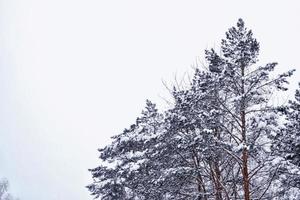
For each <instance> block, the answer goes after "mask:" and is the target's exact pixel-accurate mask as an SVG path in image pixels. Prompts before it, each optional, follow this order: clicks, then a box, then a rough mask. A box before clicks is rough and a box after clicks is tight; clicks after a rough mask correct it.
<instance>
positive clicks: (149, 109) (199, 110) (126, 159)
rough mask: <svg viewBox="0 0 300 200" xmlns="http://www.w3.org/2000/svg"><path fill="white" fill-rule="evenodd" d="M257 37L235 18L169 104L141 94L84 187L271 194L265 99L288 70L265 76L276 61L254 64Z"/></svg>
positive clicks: (188, 199) (137, 198)
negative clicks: (141, 105)
mask: <svg viewBox="0 0 300 200" xmlns="http://www.w3.org/2000/svg"><path fill="white" fill-rule="evenodd" d="M258 54H259V44H258V42H257V41H256V39H255V38H254V37H253V34H252V32H251V30H248V29H247V28H246V27H245V26H244V22H243V20H241V19H240V20H238V23H237V26H236V27H232V28H230V29H229V31H228V32H227V33H226V39H224V40H222V44H221V54H217V53H216V51H215V50H213V49H212V50H210V51H206V59H207V61H208V63H209V66H208V70H207V71H203V70H200V69H196V71H195V74H194V78H193V81H192V82H191V84H190V86H189V87H187V88H186V89H179V88H174V90H173V92H172V94H173V98H174V105H173V106H172V107H171V108H170V109H169V110H167V111H165V112H164V113H163V114H160V113H159V112H158V111H157V109H156V108H155V105H154V104H152V103H151V102H149V101H147V105H146V108H145V110H144V111H143V112H142V116H141V117H139V118H138V119H137V121H136V123H135V124H134V125H132V126H131V127H130V128H129V129H126V130H125V131H124V132H123V133H122V134H120V135H117V136H115V137H113V141H112V143H111V144H110V145H108V146H106V147H105V148H103V149H100V153H101V155H100V159H101V161H102V165H101V166H99V167H97V168H95V169H91V170H90V171H91V173H92V176H93V178H94V183H92V184H91V185H89V186H88V189H89V190H90V191H91V192H92V195H95V197H100V198H101V199H103V200H115V199H122V200H123V199H124V200H126V199H132V200H143V199H145V200H146V199H147V200H148V199H153V200H161V199H174V200H195V199H197V200H208V199H215V200H221V199H228V200H229V199H235V200H237V199H246V200H250V199H274V198H277V197H279V195H280V194H279V193H280V192H278V191H277V190H274V188H278V184H277V182H276V181H277V180H278V177H277V176H279V173H278V172H279V171H280V169H281V167H282V162H281V159H279V157H278V155H276V154H274V153H273V151H272V150H271V146H272V145H274V144H276V140H275V138H276V137H277V135H280V133H282V128H281V127H280V126H279V119H278V118H279V114H278V112H277V108H276V107H274V106H272V105H270V103H269V100H270V98H271V95H272V92H273V91H275V90H286V89H287V88H286V87H285V84H286V83H288V82H287V78H288V77H289V76H291V75H292V72H293V71H289V72H287V73H284V74H280V75H278V76H275V77H273V78H271V75H270V73H271V72H272V71H273V70H274V68H275V66H276V63H270V64H267V65H265V66H256V63H257V60H258V59H257V56H258Z"/></svg>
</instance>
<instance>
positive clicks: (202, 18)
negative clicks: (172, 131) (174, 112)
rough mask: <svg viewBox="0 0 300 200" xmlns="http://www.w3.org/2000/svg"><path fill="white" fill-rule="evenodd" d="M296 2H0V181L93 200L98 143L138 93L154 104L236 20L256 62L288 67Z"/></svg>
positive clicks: (46, 197) (27, 192)
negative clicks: (253, 46) (249, 38)
mask: <svg viewBox="0 0 300 200" xmlns="http://www.w3.org/2000/svg"><path fill="white" fill-rule="evenodd" d="M297 2H298V1H297V0H294V1H288V0H285V1H279V0H278V1H275V0H270V1H268V0H264V1H262V0H257V1H255V0H251V1H241V0H237V1H229V0H227V1H221V0H220V1H212V0H210V1H206V0H205V1H200V0H198V1H189V0H184V1H183V0H182V1H176V0H170V1H166V0H151V1H143V0H136V1H131V0H120V1H115V0H106V1H105V0H27V1H25V0H0V177H7V178H8V179H9V181H10V183H11V191H12V193H14V194H15V195H16V196H18V197H20V198H21V200H87V199H92V197H90V196H89V193H88V191H87V190H86V189H85V188H84V187H85V185H87V184H88V183H90V182H91V180H90V174H89V172H88V171H87V169H88V168H93V167H96V166H97V165H98V164H99V161H98V159H97V157H98V156H99V155H98V152H97V148H98V147H101V146H103V145H104V144H106V143H107V142H108V141H109V137H110V136H112V135H114V134H117V133H119V132H121V131H122V130H123V129H124V128H126V127H128V126H129V125H130V124H131V123H133V122H134V121H135V119H136V117H138V116H139V114H140V112H141V110H142V108H143V107H144V104H145V99H150V100H153V101H154V102H157V103H158V104H159V105H160V107H164V105H165V102H164V100H163V97H164V98H167V97H168V94H167V91H166V89H165V87H164V86H163V84H162V80H164V81H165V82H167V83H172V82H173V81H174V77H175V76H177V77H178V78H180V77H182V76H183V75H184V73H185V72H191V69H192V68H191V66H192V65H193V64H195V63H196V60H197V59H198V60H200V61H201V60H202V61H203V54H204V49H206V48H211V47H218V45H219V43H220V40H221V38H223V37H224V33H225V31H227V29H228V28H229V27H231V26H233V25H235V23H236V22H237V20H238V18H240V17H241V18H243V19H244V20H245V23H246V26H247V27H249V28H251V29H252V30H253V32H254V34H255V36H256V37H257V39H258V40H259V42H260V45H261V56H260V60H261V63H266V62H272V61H277V62H279V66H278V68H279V71H284V70H287V69H291V68H296V69H297V68H299V66H300V54H299V52H300V51H299V48H300V20H299V19H300V14H299V13H300V12H299V10H300V4H298V3H297ZM297 81H300V70H299V71H297V73H296V74H295V75H294V77H293V79H292V85H291V87H292V88H294V89H295V88H296V82H297Z"/></svg>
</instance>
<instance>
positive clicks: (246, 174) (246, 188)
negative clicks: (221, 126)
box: [241, 66, 250, 200]
mask: <svg viewBox="0 0 300 200" xmlns="http://www.w3.org/2000/svg"><path fill="white" fill-rule="evenodd" d="M241 70H242V88H241V89H242V91H241V93H242V101H241V122H242V123H241V129H242V142H243V144H244V147H243V155H242V162H243V164H242V175H243V189H244V198H245V200H250V187H249V172H248V149H247V137H246V111H245V110H246V102H245V96H244V95H245V82H244V75H245V71H244V70H245V68H244V66H242V68H241Z"/></svg>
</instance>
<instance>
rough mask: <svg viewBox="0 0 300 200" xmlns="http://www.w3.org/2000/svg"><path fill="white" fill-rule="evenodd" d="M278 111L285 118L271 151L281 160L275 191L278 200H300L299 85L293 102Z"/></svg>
mask: <svg viewBox="0 0 300 200" xmlns="http://www.w3.org/2000/svg"><path fill="white" fill-rule="evenodd" d="M279 110H280V112H281V113H283V115H284V116H285V124H284V125H285V126H284V127H283V128H281V132H280V133H278V134H277V135H276V136H275V141H276V142H275V143H274V144H273V145H272V150H273V151H274V152H275V153H276V155H277V156H279V157H280V158H281V167H280V168H279V174H278V176H277V177H276V180H277V185H276V188H275V189H276V190H277V191H278V192H279V199H300V83H299V89H297V90H296V93H295V100H290V101H289V103H288V105H287V106H284V107H281V108H280V109H279Z"/></svg>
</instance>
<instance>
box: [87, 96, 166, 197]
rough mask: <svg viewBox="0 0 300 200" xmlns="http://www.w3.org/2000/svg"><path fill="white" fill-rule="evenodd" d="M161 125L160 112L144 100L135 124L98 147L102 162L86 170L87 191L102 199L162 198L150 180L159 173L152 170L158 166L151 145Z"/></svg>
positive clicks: (156, 177)
mask: <svg viewBox="0 0 300 200" xmlns="http://www.w3.org/2000/svg"><path fill="white" fill-rule="evenodd" d="M162 126H163V115H162V114H160V113H158V111H157V109H156V107H155V104H153V103H152V102H150V101H148V100H147V102H146V108H145V110H144V111H143V112H142V115H141V117H139V118H137V120H136V123H135V124H133V125H131V126H130V128H129V129H125V130H124V131H123V133H121V134H119V135H116V136H114V137H113V138H112V139H113V141H112V143H111V144H110V145H107V146H106V147H105V148H103V149H99V152H100V159H101V161H102V164H101V165H100V166H99V167H97V168H94V169H90V172H91V173H92V177H93V179H94V183H93V184H90V185H88V186H87V188H88V189H89V190H90V191H91V194H92V195H94V196H95V197H96V198H100V199H103V200H119V199H162V196H161V195H162V194H163V193H162V192H158V191H159V189H160V188H159V186H157V185H156V184H155V183H154V180H156V179H158V176H159V175H157V174H155V173H154V172H153V171H154V170H156V171H155V172H157V171H158V169H157V167H160V166H159V165H154V164H155V162H154V159H155V158H156V157H155V154H154V153H153V147H154V145H155V144H156V142H155V140H156V138H157V137H158V136H159V133H160V132H161V129H162ZM157 163H159V162H157ZM156 189H157V190H158V191H157V190H156Z"/></svg>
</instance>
